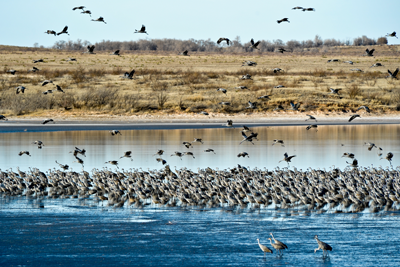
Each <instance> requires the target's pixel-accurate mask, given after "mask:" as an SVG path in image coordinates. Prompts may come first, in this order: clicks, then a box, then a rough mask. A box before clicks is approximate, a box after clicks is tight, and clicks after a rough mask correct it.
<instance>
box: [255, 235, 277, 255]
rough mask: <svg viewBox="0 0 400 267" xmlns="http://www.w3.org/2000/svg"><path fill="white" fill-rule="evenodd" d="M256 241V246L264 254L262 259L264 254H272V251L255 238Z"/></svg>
mask: <svg viewBox="0 0 400 267" xmlns="http://www.w3.org/2000/svg"><path fill="white" fill-rule="evenodd" d="M257 241H258V246H259V247H260V249H261V250H262V251H263V252H264V257H265V253H271V254H272V253H273V252H272V250H270V249H269V248H268V247H267V246H264V245H262V244H261V243H260V239H258V238H257Z"/></svg>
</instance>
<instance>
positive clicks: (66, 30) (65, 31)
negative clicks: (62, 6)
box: [57, 26, 69, 35]
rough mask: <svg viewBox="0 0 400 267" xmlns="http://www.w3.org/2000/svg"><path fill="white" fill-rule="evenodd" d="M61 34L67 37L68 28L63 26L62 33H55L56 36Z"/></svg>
mask: <svg viewBox="0 0 400 267" xmlns="http://www.w3.org/2000/svg"><path fill="white" fill-rule="evenodd" d="M63 33H65V34H68V35H69V33H68V26H65V27H64V29H63V30H62V31H60V32H59V33H57V35H60V34H63Z"/></svg>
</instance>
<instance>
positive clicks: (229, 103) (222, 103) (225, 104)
mask: <svg viewBox="0 0 400 267" xmlns="http://www.w3.org/2000/svg"><path fill="white" fill-rule="evenodd" d="M218 104H219V105H223V106H230V105H231V102H219V103H218Z"/></svg>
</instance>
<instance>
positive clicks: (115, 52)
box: [110, 49, 120, 56]
mask: <svg viewBox="0 0 400 267" xmlns="http://www.w3.org/2000/svg"><path fill="white" fill-rule="evenodd" d="M110 55H112V56H120V54H119V49H118V50H115V51H114V53H111V54H110Z"/></svg>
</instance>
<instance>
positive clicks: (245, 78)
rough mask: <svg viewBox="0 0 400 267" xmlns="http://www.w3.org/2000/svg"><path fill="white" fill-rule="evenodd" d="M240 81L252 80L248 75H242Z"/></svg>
mask: <svg viewBox="0 0 400 267" xmlns="http://www.w3.org/2000/svg"><path fill="white" fill-rule="evenodd" d="M240 79H241V80H252V78H251V75H250V74H246V75H243V76H242V78H240Z"/></svg>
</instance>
